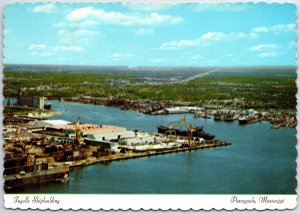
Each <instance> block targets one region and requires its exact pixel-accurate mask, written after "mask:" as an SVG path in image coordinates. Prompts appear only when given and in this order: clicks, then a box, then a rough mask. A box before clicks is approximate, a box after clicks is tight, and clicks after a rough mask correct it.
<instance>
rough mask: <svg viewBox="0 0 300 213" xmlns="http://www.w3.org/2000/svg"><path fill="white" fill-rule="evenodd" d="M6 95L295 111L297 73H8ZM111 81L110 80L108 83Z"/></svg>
mask: <svg viewBox="0 0 300 213" xmlns="http://www.w3.org/2000/svg"><path fill="white" fill-rule="evenodd" d="M4 76H5V78H4V96H5V97H16V96H17V92H18V90H19V89H20V88H26V90H27V93H29V94H34V95H40V96H46V97H48V98H59V97H76V96H81V95H82V96H91V97H104V98H105V97H115V98H122V99H130V100H153V101H169V100H172V101H186V102H193V103H195V104H199V105H201V104H204V103H211V104H214V103H218V102H220V101H221V102H222V101H224V100H233V99H240V100H244V102H245V103H244V107H245V108H255V109H270V108H271V109H284V110H295V107H296V97H295V95H296V93H297V86H296V83H295V80H296V75H281V76H280V77H278V76H272V75H263V76H257V75H245V76H242V75H223V76H222V75H215V76H206V77H203V78H198V79H194V80H192V81H189V82H187V83H184V84H157V85H149V84H145V85H143V84H140V83H141V82H142V81H141V78H140V77H138V76H133V75H130V76H126V75H112V74H96V73H88V74H84V73H62V72H60V73H57V72H46V73H40V72H34V73H33V72H12V71H5V72H4ZM108 81H109V82H110V84H107V82H108Z"/></svg>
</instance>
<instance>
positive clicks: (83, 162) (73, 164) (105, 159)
mask: <svg viewBox="0 0 300 213" xmlns="http://www.w3.org/2000/svg"><path fill="white" fill-rule="evenodd" d="M229 145H231V143H228V142H223V141H218V142H216V143H211V144H201V145H197V146H192V147H177V148H170V149H164V150H155V151H152V150H151V151H145V152H138V153H127V154H114V155H111V156H105V157H100V158H96V159H87V160H80V161H77V162H70V164H69V167H71V168H72V167H78V166H88V165H92V164H96V163H109V162H112V161H121V160H129V159H135V158H141V157H150V156H156V155H164V154H171V153H178V152H186V151H193V150H194V151H196V150H198V149H208V148H215V147H220V146H229Z"/></svg>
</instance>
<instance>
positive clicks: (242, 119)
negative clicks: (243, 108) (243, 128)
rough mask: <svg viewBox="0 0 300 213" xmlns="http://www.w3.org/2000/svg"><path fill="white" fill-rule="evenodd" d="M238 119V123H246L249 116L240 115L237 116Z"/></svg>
mask: <svg viewBox="0 0 300 213" xmlns="http://www.w3.org/2000/svg"><path fill="white" fill-rule="evenodd" d="M238 120H239V124H240V125H242V124H247V123H248V122H249V120H250V117H247V116H241V117H239V118H238Z"/></svg>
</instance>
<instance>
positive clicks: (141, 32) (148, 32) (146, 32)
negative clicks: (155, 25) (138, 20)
mask: <svg viewBox="0 0 300 213" xmlns="http://www.w3.org/2000/svg"><path fill="white" fill-rule="evenodd" d="M153 33H154V30H153V29H152V28H140V29H138V30H137V31H136V32H135V34H136V35H139V36H143V35H153Z"/></svg>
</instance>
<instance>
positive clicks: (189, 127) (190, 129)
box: [180, 116, 196, 146]
mask: <svg viewBox="0 0 300 213" xmlns="http://www.w3.org/2000/svg"><path fill="white" fill-rule="evenodd" d="M180 124H181V125H185V127H186V129H187V132H188V138H189V146H191V142H192V138H193V132H195V131H196V130H195V128H194V127H193V125H192V124H189V123H188V122H187V121H186V117H185V116H183V118H182V120H181V123H180Z"/></svg>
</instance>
